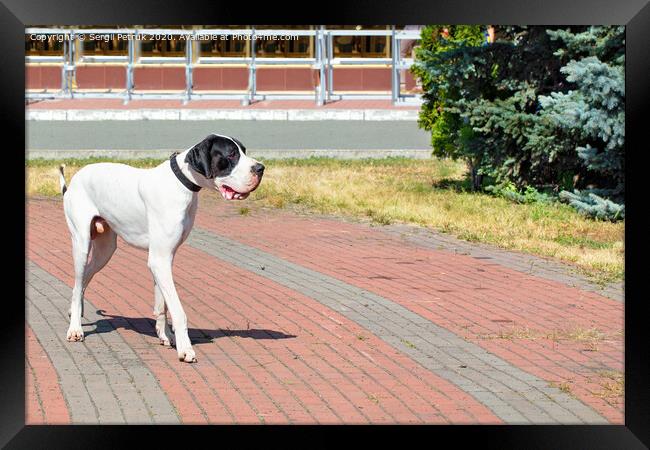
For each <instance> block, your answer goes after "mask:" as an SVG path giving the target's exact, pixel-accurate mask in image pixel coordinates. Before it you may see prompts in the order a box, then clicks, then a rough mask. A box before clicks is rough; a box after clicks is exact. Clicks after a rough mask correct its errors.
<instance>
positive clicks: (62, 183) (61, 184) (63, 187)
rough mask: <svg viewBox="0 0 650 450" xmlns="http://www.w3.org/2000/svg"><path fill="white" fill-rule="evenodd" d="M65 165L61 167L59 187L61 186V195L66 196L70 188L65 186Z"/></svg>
mask: <svg viewBox="0 0 650 450" xmlns="http://www.w3.org/2000/svg"><path fill="white" fill-rule="evenodd" d="M64 170H65V164H61V165H60V166H59V186H61V195H65V191H67V190H68V186H66V184H65V172H64Z"/></svg>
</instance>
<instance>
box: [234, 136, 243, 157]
mask: <svg viewBox="0 0 650 450" xmlns="http://www.w3.org/2000/svg"><path fill="white" fill-rule="evenodd" d="M231 139H232V140H233V141H235V142H236V143H237V145H239V148H241V151H242V153H243V154H244V155H245V154H246V147H244V144H242V143H241V142H239V139H237V138H231Z"/></svg>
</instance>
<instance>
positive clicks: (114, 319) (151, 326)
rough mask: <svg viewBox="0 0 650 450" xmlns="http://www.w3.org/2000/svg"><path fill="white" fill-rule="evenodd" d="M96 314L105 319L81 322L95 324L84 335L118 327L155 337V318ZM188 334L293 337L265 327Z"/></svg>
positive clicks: (200, 339)
mask: <svg viewBox="0 0 650 450" xmlns="http://www.w3.org/2000/svg"><path fill="white" fill-rule="evenodd" d="M96 312H97V314H98V315H99V316H102V317H107V318H106V319H99V320H97V321H95V322H86V323H83V325H84V326H95V328H94V329H93V330H90V331H87V332H84V334H85V336H86V337H88V336H91V335H93V334H101V333H111V332H113V331H114V330H117V329H118V328H124V329H125V330H132V331H135V332H137V333H140V334H144V335H146V336H151V337H154V338H157V335H156V328H155V324H156V322H155V320H153V319H150V318H148V317H124V316H115V315H111V314H106V311H105V310H103V309H98V310H97V311H96ZM188 334H189V336H190V340H191V341H192V344H193V345H194V344H207V343H210V342H212V341H213V340H214V339H218V338H222V337H241V338H251V339H289V338H295V337H296V336H295V335H293V334H286V333H283V332H281V331H274V330H266V329H256V328H253V329H247V330H228V329H226V330H221V329H218V330H206V329H202V328H188Z"/></svg>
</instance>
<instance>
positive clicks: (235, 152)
mask: <svg viewBox="0 0 650 450" xmlns="http://www.w3.org/2000/svg"><path fill="white" fill-rule="evenodd" d="M235 155H237V151H236V150H231V151H230V153H228V158H234V157H235Z"/></svg>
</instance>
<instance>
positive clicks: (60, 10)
mask: <svg viewBox="0 0 650 450" xmlns="http://www.w3.org/2000/svg"><path fill="white" fill-rule="evenodd" d="M274 5H275V6H274V7H272V8H262V9H261V10H260V9H259V8H253V7H252V4H248V3H246V2H225V1H209V2H207V1H194V2H176V3H171V4H164V3H161V2H158V1H155V0H137V1H134V0H130V1H126V0H113V1H110V2H91V1H81V0H59V1H56V2H55V1H51V0H48V1H46V0H3V4H0V20H1V25H0V55H1V56H2V65H3V68H2V70H0V77H1V78H2V85H0V89H2V91H1V92H2V95H1V100H0V101H1V102H2V108H0V117H1V118H2V122H1V123H3V124H5V131H4V132H3V134H2V136H3V139H2V141H3V144H4V145H3V146H2V149H3V154H2V160H1V161H2V165H1V167H2V181H3V183H2V184H3V195H2V197H3V201H2V204H3V209H4V210H5V211H6V212H5V214H3V216H4V217H3V220H1V221H0V222H1V223H2V226H3V227H4V230H3V231H4V232H3V233H2V235H1V236H3V237H4V239H3V243H4V246H3V248H4V252H3V253H4V258H5V259H4V261H5V264H3V267H4V268H3V275H4V279H5V280H7V281H10V283H5V295H4V297H5V298H4V299H3V300H2V308H3V312H4V314H3V315H2V316H1V317H2V323H3V326H2V327H0V333H2V340H1V341H0V342H1V343H2V350H3V351H2V358H3V361H2V365H1V369H0V370H1V372H0V417H1V421H0V445H2V446H7V448H66V449H72V448H82V447H83V448H93V449H97V448H115V447H118V446H121V445H128V443H129V442H132V440H133V439H134V438H135V437H138V438H144V439H145V441H143V442H147V441H149V440H150V441H149V442H150V444H143V445H156V446H157V445H159V443H160V442H163V443H167V442H169V443H171V442H172V439H174V440H175V439H177V438H180V440H182V441H185V442H186V443H187V444H186V445H191V446H195V445H205V443H201V444H199V443H200V442H208V443H213V444H214V445H219V446H223V445H228V444H225V442H224V441H223V436H226V435H229V437H230V438H235V440H234V441H231V442H232V444H229V445H237V446H238V447H241V446H244V447H252V446H253V445H254V444H253V442H252V439H253V438H255V439H257V440H258V443H257V444H255V445H259V444H262V445H268V444H270V443H277V444H279V445H283V446H286V445H291V444H294V445H298V446H301V447H317V446H323V445H326V446H328V447H331V446H334V445H336V446H338V445H341V443H342V442H341V432H342V431H344V432H352V433H354V434H358V435H359V436H358V437H359V438H361V439H362V440H363V441H362V442H364V443H366V445H364V446H367V444H368V443H370V442H374V441H380V442H382V443H388V442H390V440H391V439H395V441H396V443H397V444H398V445H402V446H403V445H405V444H406V445H408V444H409V443H411V444H412V445H418V446H419V445H422V444H421V443H423V442H424V443H429V444H431V446H432V447H433V446H438V445H437V444H439V443H441V442H445V441H444V440H442V439H450V441H447V442H454V444H453V445H454V447H459V446H461V447H462V446H463V444H467V443H468V442H474V445H477V446H480V447H485V448H499V449H503V448H540V449H542V448H543V449H551V448H552V449H561V448H589V449H598V448H602V449H615V448H625V449H632V448H647V446H648V445H650V427H649V426H648V425H649V424H650V414H649V410H650V408H649V406H648V405H649V404H650V389H649V388H648V380H649V379H650V371H649V370H648V369H649V358H648V356H649V351H648V348H649V347H648V345H647V344H646V343H647V342H650V341H649V340H648V331H647V329H648V327H647V326H644V325H645V324H644V323H643V321H644V320H645V318H646V317H647V315H646V314H643V311H644V308H643V307H644V301H645V298H644V297H643V288H642V286H641V283H640V278H641V277H640V272H641V271H642V270H643V269H644V263H643V262H644V258H643V256H644V253H643V251H644V247H643V246H641V245H639V243H641V242H643V237H644V235H643V232H644V231H647V229H648V227H647V226H644V225H645V223H644V222H643V219H644V218H643V215H644V214H643V213H644V211H643V209H644V202H643V201H641V200H640V198H639V199H637V200H635V199H634V198H633V197H634V194H635V193H636V195H637V196H639V197H640V196H641V195H642V192H643V186H642V184H641V181H642V180H643V175H642V172H641V171H642V170H643V165H642V164H639V163H638V162H636V161H633V159H634V160H636V159H638V158H639V157H640V155H642V153H643V151H645V150H646V148H645V147H646V146H645V145H644V143H645V140H644V139H643V137H644V136H643V131H644V130H643V127H644V126H646V123H647V122H646V121H645V120H644V118H645V117H644V114H643V112H644V108H645V107H646V105H647V104H648V99H649V98H650V97H649V95H648V94H649V92H648V91H649V90H650V87H649V84H648V83H647V81H648V74H649V73H650V53H649V49H650V46H649V44H650V5H648V0H634V1H632V0H627V1H624V2H620V1H618V2H614V1H612V0H597V1H593V0H592V1H589V0H574V1H571V2H568V1H566V0H552V1H544V2H542V1H535V2H521V1H515V0H507V1H496V2H487V1H477V0H462V1H451V0H444V1H437V2H432V1H428V2H427V1H413V0H411V1H402V2H399V3H396V2H391V1H386V0H383V1H355V2H341V1H337V2H327V3H323V4H319V3H314V2H305V1H303V2H294V1H292V2H288V3H287V2H282V3H274ZM256 10H257V12H255V11H256ZM262 22H263V23H295V24H305V23H309V24H357V23H361V24H405V23H463V24H468V23H492V24H530V25H551V24H553V25H569V24H575V25H588V24H594V25H595V24H598V25H626V90H627V105H626V134H627V142H626V144H627V147H628V149H632V150H633V151H632V152H630V151H629V150H628V151H626V155H627V156H626V182H627V189H626V191H627V192H628V194H627V198H626V216H627V217H626V230H625V244H626V245H625V249H626V254H625V261H626V281H625V285H626V286H625V287H626V302H625V425H620V426H614V425H611V426H610V425H606V426H563V425H559V426H507V425H503V426H451V427H441V426H437V427H427V426H409V427H392V426H381V427H379V426H364V427H338V426H337V427H316V426H301V427H219V429H218V430H216V429H215V427H211V426H208V427H205V426H204V427H198V426H189V427H188V426H182V429H176V428H173V427H165V426H158V427H155V428H153V427H145V426H76V425H71V426H25V404H24V394H25V389H24V388H25V377H24V363H25V359H24V358H25V355H24V351H25V343H24V336H25V333H24V323H25V317H24V313H25V309H24V303H22V301H21V299H20V295H21V292H24V289H25V286H24V272H23V273H22V275H21V269H20V264H18V261H20V260H22V261H24V257H25V247H24V244H23V243H21V242H20V238H19V237H18V236H20V235H21V232H22V235H23V236H24V235H25V222H24V220H23V219H25V196H23V197H22V198H20V190H21V186H22V187H23V188H24V172H23V171H21V170H17V169H16V168H17V167H20V165H21V164H24V154H21V153H20V152H19V150H18V147H20V145H21V144H22V146H23V148H24V144H25V142H24V139H25V133H24V127H25V122H24V120H23V118H24V108H25V99H24V88H25V85H24V76H25V65H24V63H25V59H24V47H23V36H24V28H25V27H26V26H34V25H46V24H47V25H66V24H74V25H81V24H93V25H108V24H165V25H167V24H169V25H171V24H193V23H196V24H215V23H217V24H226V23H229V24H250V23H262ZM12 136H15V137H16V141H17V142H16V143H15V144H13V145H12V144H11V143H10V142H11V139H10V138H11V137H12ZM630 153H633V155H630ZM23 167H24V166H23ZM21 178H22V179H21ZM23 194H24V193H23ZM25 220H29V218H26V219H25ZM629 244H631V245H629ZM21 279H22V285H21ZM9 287H11V289H9ZM14 289H17V292H14ZM10 293H11V294H10ZM332 432H335V433H332ZM332 434H334V436H333V435H332ZM217 436H219V440H218V441H217V440H212V439H214V438H216V437H217ZM206 438H207V439H208V440H207V441H204V439H206ZM179 442H180V441H179Z"/></svg>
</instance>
